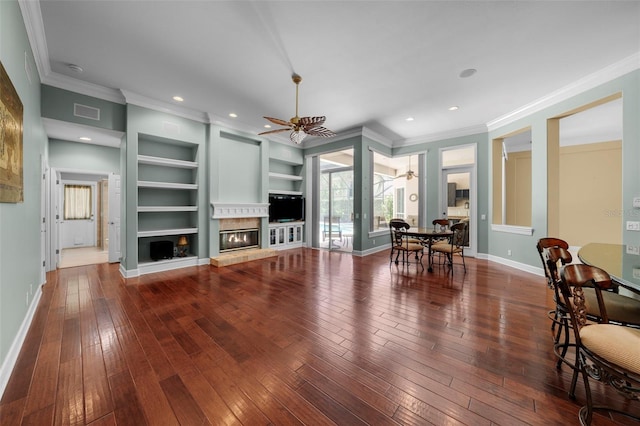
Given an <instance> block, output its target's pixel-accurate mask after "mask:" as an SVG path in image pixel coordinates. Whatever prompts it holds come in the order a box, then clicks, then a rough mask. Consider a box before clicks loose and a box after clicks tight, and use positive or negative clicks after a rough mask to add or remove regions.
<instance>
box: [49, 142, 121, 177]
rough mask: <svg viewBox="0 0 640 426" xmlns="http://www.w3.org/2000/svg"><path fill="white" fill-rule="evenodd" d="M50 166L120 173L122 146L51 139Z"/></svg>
mask: <svg viewBox="0 0 640 426" xmlns="http://www.w3.org/2000/svg"><path fill="white" fill-rule="evenodd" d="M49 167H51V168H56V169H74V170H82V171H85V170H90V171H95V172H111V173H114V174H119V173H120V148H111V147H108V146H101V145H91V144H86V143H79V142H69V141H63V140H59V139H49Z"/></svg>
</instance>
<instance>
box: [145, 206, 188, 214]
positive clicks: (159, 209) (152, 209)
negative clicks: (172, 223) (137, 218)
mask: <svg viewBox="0 0 640 426" xmlns="http://www.w3.org/2000/svg"><path fill="white" fill-rule="evenodd" d="M195 211H198V206H138V213H159V212H195Z"/></svg>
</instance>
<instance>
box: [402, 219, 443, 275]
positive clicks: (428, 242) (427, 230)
mask: <svg viewBox="0 0 640 426" xmlns="http://www.w3.org/2000/svg"><path fill="white" fill-rule="evenodd" d="M404 234H405V235H407V236H408V237H413V238H415V239H417V240H420V243H421V244H422V245H423V246H425V247H427V250H428V251H427V255H428V257H429V267H428V268H427V271H429V272H433V265H432V259H431V246H432V245H433V243H435V242H437V241H441V240H448V239H449V238H451V236H452V235H453V231H452V230H450V229H449V228H446V229H443V228H440V227H433V226H426V227H411V228H408V229H406V230H405V231H404Z"/></svg>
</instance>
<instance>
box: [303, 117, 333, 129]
mask: <svg viewBox="0 0 640 426" xmlns="http://www.w3.org/2000/svg"><path fill="white" fill-rule="evenodd" d="M326 119H327V118H326V117H300V121H299V122H298V123H300V124H301V125H303V126H304V127H305V128H307V129H311V128H314V127H318V126H322V125H323V124H324V122H325V120H326Z"/></svg>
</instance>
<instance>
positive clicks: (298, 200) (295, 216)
mask: <svg viewBox="0 0 640 426" xmlns="http://www.w3.org/2000/svg"><path fill="white" fill-rule="evenodd" d="M295 220H304V197H302V196H301V195H285V194H270V195H269V222H293V221H295Z"/></svg>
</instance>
